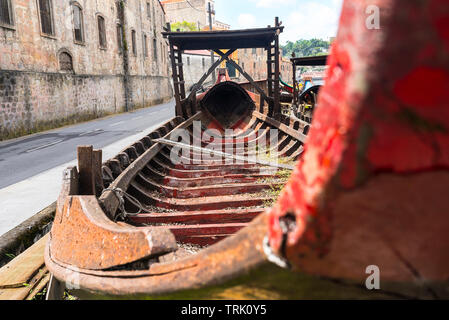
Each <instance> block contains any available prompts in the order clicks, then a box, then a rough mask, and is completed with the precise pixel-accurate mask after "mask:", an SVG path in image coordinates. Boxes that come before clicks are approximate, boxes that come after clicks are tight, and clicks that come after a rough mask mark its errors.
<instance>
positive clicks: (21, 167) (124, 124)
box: [0, 101, 175, 189]
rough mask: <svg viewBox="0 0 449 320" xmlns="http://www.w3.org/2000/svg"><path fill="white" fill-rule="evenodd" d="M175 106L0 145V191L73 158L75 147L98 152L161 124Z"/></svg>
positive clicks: (94, 122) (152, 109)
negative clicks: (90, 146)
mask: <svg viewBox="0 0 449 320" xmlns="http://www.w3.org/2000/svg"><path fill="white" fill-rule="evenodd" d="M174 110H175V109H174V102H173V101H171V102H169V103H165V104H161V105H157V106H153V107H149V108H145V109H139V110H136V111H134V112H129V113H123V114H118V115H114V116H110V117H106V118H103V119H97V120H93V121H89V122H85V123H81V124H76V125H72V126H67V127H63V128H59V129H55V130H51V131H46V132H43V133H38V134H34V135H30V136H26V137H22V138H18V139H13V140H7V141H3V142H0V189H1V188H5V187H7V186H9V185H12V184H14V183H17V182H19V181H22V180H24V179H27V178H29V177H32V176H34V175H36V174H39V173H41V172H44V171H46V170H48V169H51V168H53V167H56V166H58V165H60V164H63V163H66V162H68V161H71V160H73V159H75V158H76V146H78V145H93V146H94V148H96V149H100V148H103V147H105V146H107V145H109V144H112V143H114V142H115V141H118V140H120V139H123V138H125V137H127V136H130V135H134V134H136V133H137V132H141V131H143V130H145V129H147V128H149V127H151V126H154V125H156V124H159V123H161V122H164V121H166V120H168V119H170V118H172V117H173V116H174V115H175V111H174Z"/></svg>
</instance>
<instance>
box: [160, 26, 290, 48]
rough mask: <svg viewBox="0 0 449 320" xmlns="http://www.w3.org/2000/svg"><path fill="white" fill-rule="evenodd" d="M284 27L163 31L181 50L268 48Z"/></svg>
mask: <svg viewBox="0 0 449 320" xmlns="http://www.w3.org/2000/svg"><path fill="white" fill-rule="evenodd" d="M283 29H284V27H282V26H280V27H271V28H257V29H244V30H212V31H193V32H162V34H163V36H164V38H168V40H169V42H170V43H171V44H173V45H175V46H176V47H178V48H179V49H180V50H200V49H239V48H266V47H267V46H269V45H270V43H271V42H272V41H273V40H274V39H275V36H276V33H277V32H279V33H280V32H282V31H283Z"/></svg>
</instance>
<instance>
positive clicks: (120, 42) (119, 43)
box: [117, 24, 123, 53]
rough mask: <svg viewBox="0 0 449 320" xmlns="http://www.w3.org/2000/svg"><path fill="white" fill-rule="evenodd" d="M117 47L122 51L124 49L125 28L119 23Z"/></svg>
mask: <svg viewBox="0 0 449 320" xmlns="http://www.w3.org/2000/svg"><path fill="white" fill-rule="evenodd" d="M117 48H118V52H120V53H121V52H122V50H123V30H122V25H120V24H117Z"/></svg>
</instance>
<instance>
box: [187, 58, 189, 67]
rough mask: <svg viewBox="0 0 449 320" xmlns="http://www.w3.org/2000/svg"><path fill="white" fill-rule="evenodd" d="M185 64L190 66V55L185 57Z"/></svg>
mask: <svg viewBox="0 0 449 320" xmlns="http://www.w3.org/2000/svg"><path fill="white" fill-rule="evenodd" d="M187 65H188V66H190V57H187Z"/></svg>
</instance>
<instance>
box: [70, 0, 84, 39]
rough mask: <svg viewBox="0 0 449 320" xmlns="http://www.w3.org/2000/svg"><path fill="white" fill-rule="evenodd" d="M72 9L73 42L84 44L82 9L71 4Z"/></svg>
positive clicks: (77, 5)
mask: <svg viewBox="0 0 449 320" xmlns="http://www.w3.org/2000/svg"><path fill="white" fill-rule="evenodd" d="M72 9H73V33H74V37H75V42H80V43H83V42H84V21H83V9H81V7H80V5H79V4H77V3H73V4H72Z"/></svg>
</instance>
